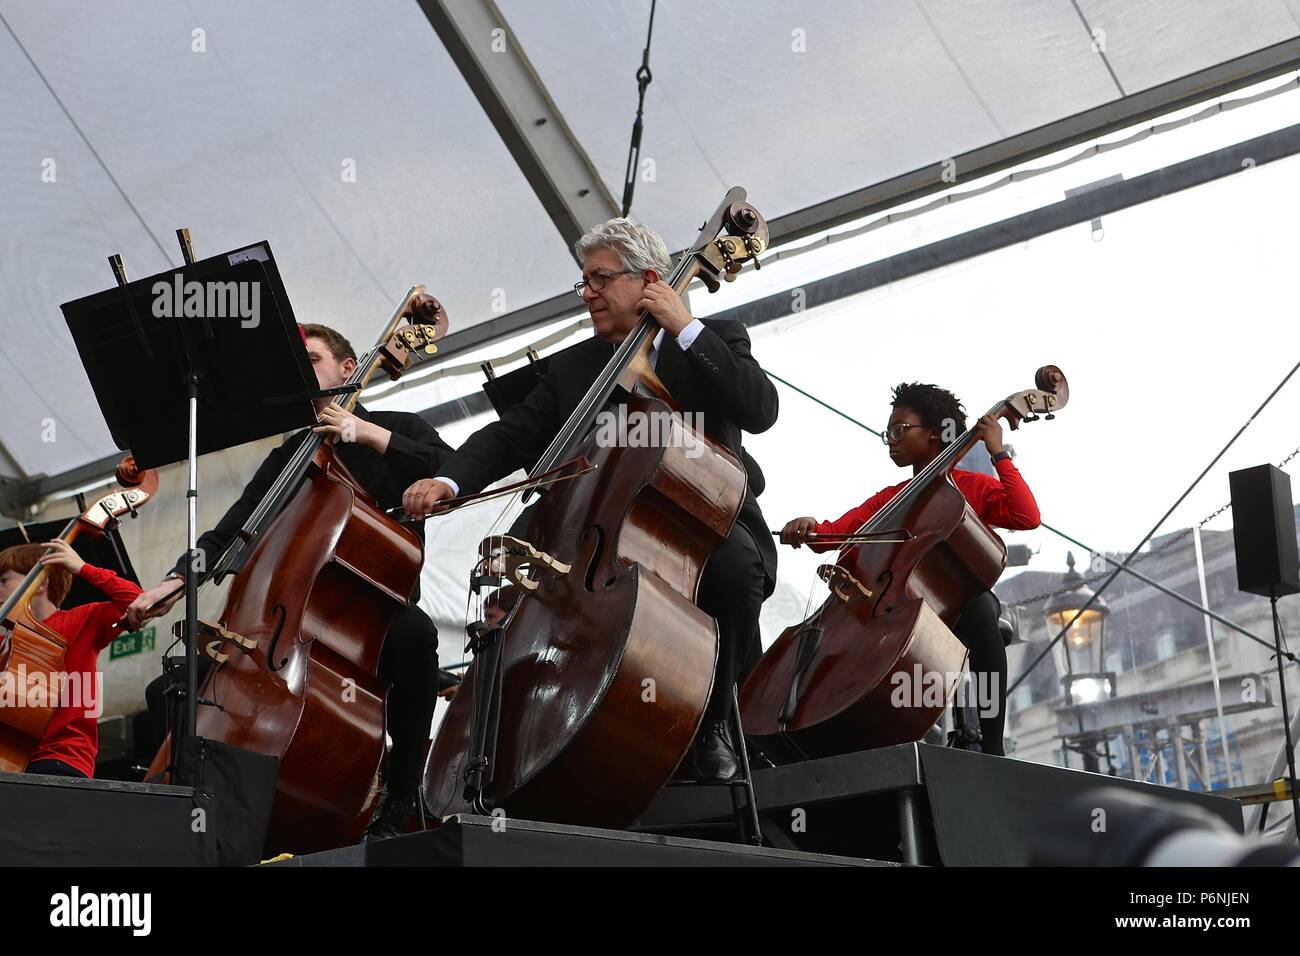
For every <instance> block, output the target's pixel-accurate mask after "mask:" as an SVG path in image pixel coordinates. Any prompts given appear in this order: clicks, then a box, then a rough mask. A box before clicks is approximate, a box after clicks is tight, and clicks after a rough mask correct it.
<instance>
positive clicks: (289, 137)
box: [0, 0, 1300, 478]
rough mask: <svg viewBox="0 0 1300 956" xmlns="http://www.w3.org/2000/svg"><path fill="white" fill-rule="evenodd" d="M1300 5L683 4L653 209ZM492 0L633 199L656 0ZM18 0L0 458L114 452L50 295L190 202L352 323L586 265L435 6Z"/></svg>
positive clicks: (1026, 117) (302, 294) (1007, 133)
mask: <svg viewBox="0 0 1300 956" xmlns="http://www.w3.org/2000/svg"><path fill="white" fill-rule="evenodd" d="M457 2H460V3H471V2H478V0H457ZM1297 11H1300V3H1297V2H1296V0H1237V2H1234V3H1231V4H1203V3H1198V2H1195V0H1147V2H1132V0H1128V2H1118V0H1078V2H1077V3H1076V2H1072V0H1036V2H1020V0H1016V2H1012V0H1001V2H993V3H989V2H981V3H962V2H955V0H917V2H910V0H908V2H905V0H878V2H873V3H849V2H837V3H826V4H820V5H809V6H803V7H794V8H792V7H791V6H790V5H789V4H786V3H779V2H775V0H745V2H739V0H735V2H711V3H708V4H691V3H686V2H684V0H664V2H663V3H661V4H660V6H659V9H658V13H657V17H658V21H657V24H656V28H655V40H654V48H653V55H652V60H651V64H652V67H653V71H654V76H655V79H654V82H653V83H652V85H651V87H650V91H649V95H648V97H647V102H646V123H647V131H646V136H645V142H644V146H643V154H642V155H643V159H644V160H648V161H651V162H652V166H647V167H645V170H646V175H645V176H644V177H643V179H642V181H640V182H639V183H638V189H637V196H636V202H635V206H634V213H635V214H636V215H637V216H638V217H640V218H642V219H643V220H645V221H647V222H650V223H652V224H655V225H657V226H658V227H659V228H661V229H662V231H663V232H664V233H665V235H666V236H667V238H668V239H669V241H670V244H672V245H674V246H681V245H684V244H685V243H686V242H687V241H688V239H689V238H690V236H691V232H692V230H693V229H694V227H695V226H696V225H697V223H698V221H699V220H700V218H701V215H702V211H703V210H707V209H708V208H711V205H712V204H713V203H715V202H716V201H717V198H718V196H720V195H721V191H722V190H723V189H724V188H725V187H726V186H729V185H732V184H734V183H743V184H744V185H746V186H747V187H748V188H749V189H750V193H751V196H752V197H753V199H754V201H755V202H756V203H758V205H759V206H760V208H761V209H762V210H763V211H764V213H765V214H766V215H767V216H768V217H769V218H775V217H780V216H783V215H787V214H793V213H797V212H799V211H800V210H804V209H807V208H809V207H814V206H816V205H817V204H819V203H825V202H827V201H832V200H834V199H835V198H836V197H838V196H842V195H845V194H851V193H853V192H854V191H855V190H863V189H867V188H869V187H872V186H873V185H874V184H877V183H880V182H882V181H885V180H889V179H890V178H891V177H897V176H900V175H901V174H905V173H907V172H908V171H909V170H913V169H916V168H918V167H921V166H924V165H926V164H934V163H940V162H942V161H943V160H944V159H945V158H949V157H956V156H959V155H962V154H965V153H967V152H968V151H971V150H973V149H977V148H980V147H985V146H987V145H988V144H992V143H996V142H999V141H1004V140H1007V139H1008V138H1009V137H1016V136H1017V135H1018V134H1022V133H1024V132H1025V131H1027V130H1032V129H1035V128H1038V127H1043V126H1045V125H1046V124H1052V123H1054V122H1057V121H1060V120H1062V119H1063V118H1065V117H1070V116H1074V115H1076V114H1080V113H1082V112H1084V111H1087V110H1090V109H1095V108H1097V107H1099V106H1102V105H1105V104H1109V103H1124V102H1126V99H1125V98H1126V97H1127V98H1128V99H1134V98H1135V97H1137V95H1138V94H1140V93H1142V91H1146V90H1151V89H1154V88H1158V87H1160V85H1161V84H1168V83H1170V82H1171V81H1176V80H1177V79H1178V78H1180V77H1186V76H1189V75H1191V74H1195V73H1197V71H1203V70H1207V69H1214V68H1216V67H1218V66H1219V65H1220V64H1224V63H1226V62H1227V61H1231V60H1234V58H1240V57H1245V56H1248V55H1250V54H1253V53H1254V52H1255V51H1259V50H1263V49H1266V48H1271V47H1274V46H1275V45H1277V44H1279V43H1283V42H1284V41H1288V40H1292V39H1294V38H1295V37H1296V35H1297V33H1300V29H1298V28H1297V21H1296V14H1297ZM500 12H501V14H502V15H503V16H504V19H505V22H506V23H507V24H508V25H509V27H510V28H511V30H512V31H513V33H512V37H513V39H514V42H515V43H516V44H518V45H520V46H521V48H522V50H523V52H524V53H525V54H526V56H527V57H528V58H529V60H530V62H531V64H532V66H533V68H534V69H535V70H536V73H537V77H538V79H539V81H540V83H541V85H542V86H543V87H544V88H545V91H546V92H547V93H549V95H550V97H551V98H552V99H553V101H554V103H555V105H556V107H557V109H558V110H559V112H560V114H561V115H562V117H563V119H564V121H565V123H567V125H568V127H569V128H570V129H571V130H572V131H573V134H574V136H575V137H576V140H577V141H578V143H579V144H580V145H581V147H582V149H583V150H585V152H586V154H587V155H588V156H589V157H590V159H591V162H592V164H593V165H594V166H595V168H596V169H597V170H598V171H599V175H600V177H601V179H602V180H603V184H604V186H605V187H606V188H607V189H608V191H609V192H610V193H611V194H613V195H616V196H617V195H620V194H621V191H622V190H621V184H622V179H623V168H624V162H625V157H626V148H627V141H628V131H629V127H630V122H631V117H632V113H633V110H634V107H635V96H636V90H635V83H634V81H633V77H632V74H633V71H634V69H635V67H636V65H637V64H638V63H639V60H640V51H641V47H642V45H643V44H644V35H645V34H644V27H645V22H646V19H647V17H648V13H649V4H648V3H647V2H645V0H622V2H619V3H615V4H610V3H598V2H594V0H546V2H543V3H526V2H522V0H508V2H503V3H501V4H500ZM0 17H2V18H3V29H0V130H3V136H0V210H3V215H4V224H5V229H4V235H5V237H6V253H7V254H6V255H5V256H4V257H3V258H0V296H2V297H3V302H4V308H3V309H0V334H3V336H4V341H5V346H6V347H5V349H4V352H3V355H2V356H0V380H3V382H4V383H5V385H4V395H5V399H6V407H7V409H8V412H9V414H8V415H7V416H6V418H5V421H4V423H3V425H0V449H2V451H3V454H0V474H4V473H6V472H7V473H9V474H11V475H14V476H17V477H19V478H26V477H28V476H34V475H42V474H44V475H57V474H59V473H62V472H66V471H69V470H70V469H74V468H77V467H78V466H81V465H85V464H87V463H89V462H95V461H98V460H100V459H102V458H104V457H105V456H107V455H110V454H112V453H113V452H114V448H113V444H112V441H111V439H110V438H109V436H108V433H107V430H106V429H105V427H104V425H103V423H102V422H101V421H100V420H99V415H98V413H97V412H96V411H95V405H94V402H93V398H92V396H91V393H90V390H89V386H88V384H87V383H86V381H85V377H84V374H83V373H82V372H81V371H80V368H79V362H78V360H77V357H76V353H75V351H74V349H73V346H72V343H71V340H70V337H69V335H68V332H67V329H66V326H65V325H64V322H63V319H62V317H61V315H60V313H59V310H58V307H59V304H60V303H62V302H65V301H68V300H70V299H73V298H77V297H80V296H83V295H86V294H89V293H91V292H94V291H98V290H100V289H102V288H105V287H106V286H107V285H109V284H110V278H111V277H110V275H109V273H108V270H107V268H106V266H105V257H106V256H108V255H109V254H111V253H114V252H120V253H121V254H122V255H123V257H124V259H125V261H126V264H127V268H128V270H129V272H130V274H131V275H132V276H136V277H138V276H142V275H147V274H151V273H153V272H158V271H162V270H164V269H166V268H169V267H171V266H175V265H177V264H178V263H179V261H180V257H179V252H178V250H177V249H176V247H175V243H174V242H173V241H172V238H171V237H172V233H173V230H174V229H175V228H177V227H179V226H188V227H190V228H191V229H192V230H193V232H194V237H195V242H196V246H197V251H198V253H199V254H200V255H211V254H213V253H215V252H218V251H221V250H225V249H230V248H235V247H237V246H240V245H244V244H247V243H249V242H253V241H256V240H259V239H268V240H270V242H271V244H272V246H273V248H274V249H275V251H276V254H277V259H278V261H279V262H280V265H281V271H282V273H283V275H284V277H285V281H286V284H287V287H288V290H289V293H290V297H291V299H292V301H293V303H294V307H295V312H296V314H297V315H298V317H299V318H300V320H304V321H323V322H326V323H328V324H332V325H335V326H336V327H338V328H339V329H340V330H341V331H343V332H344V333H345V334H347V335H348V336H349V337H350V338H352V339H353V340H354V341H355V342H358V343H365V342H369V341H370V339H371V337H372V336H373V335H374V329H375V328H376V326H377V324H379V323H380V322H381V321H382V317H383V316H384V315H386V313H387V312H388V310H389V309H390V308H391V306H392V304H393V302H395V301H396V300H397V299H399V298H400V296H401V294H402V293H403V292H404V291H405V289H406V288H407V287H408V286H410V285H411V284H413V283H415V282H418V281H424V282H427V283H428V284H429V285H430V287H431V288H432V289H433V290H434V291H435V292H436V294H437V295H438V296H439V297H440V298H441V299H442V300H443V301H444V303H445V304H446V305H447V306H448V308H449V310H450V312H451V315H452V317H453V323H454V329H456V330H464V329H467V328H470V327H472V326H474V325H475V324H477V323H481V322H483V321H486V320H488V319H492V318H498V317H500V316H501V315H502V314H504V313H508V312H514V311H516V310H518V309H520V308H523V307H525V306H527V305H529V304H531V303H535V302H538V301H541V300H543V299H547V298H549V297H552V296H554V295H556V294H558V293H560V292H562V290H563V289H564V287H565V285H566V284H567V283H568V282H571V281H572V278H571V275H572V272H573V266H572V260H571V258H570V257H569V254H568V251H567V249H566V248H565V245H564V243H563V242H562V241H561V239H560V238H559V236H558V235H557V233H556V230H555V229H554V228H553V227H552V225H551V223H550V222H549V221H548V216H547V213H546V212H545V210H544V208H543V206H542V204H541V203H540V202H539V200H538V198H537V196H536V195H535V193H534V191H533V190H532V189H530V187H529V184H528V183H527V182H526V181H525V179H524V177H523V176H522V174H521V173H520V172H519V169H518V167H517V166H516V165H515V163H514V161H513V159H512V156H511V153H510V152H509V151H508V150H507V148H506V147H505V146H504V145H503V143H502V140H501V138H500V136H498V134H497V131H496V130H494V128H493V126H492V123H491V122H489V120H488V119H487V117H486V116H485V115H484V112H483V109H482V108H481V106H480V103H479V101H478V100H476V98H475V95H474V94H473V93H472V92H471V90H470V88H469V87H468V86H467V84H466V81H465V80H464V79H463V78H462V76H461V75H460V73H459V72H458V70H457V68H456V66H455V65H454V64H453V62H452V61H451V59H450V58H449V57H448V55H447V53H446V52H445V51H444V49H443V47H442V44H441V43H440V42H439V38H438V35H437V34H435V32H434V30H433V29H432V28H431V27H430V24H429V21H428V20H427V19H426V17H425V16H424V15H423V14H422V12H421V9H420V7H419V6H418V5H417V4H416V3H415V2H408V0H387V2H379V3H367V4H356V3H344V2H327V3H321V2H308V0H280V2H276V3H273V4H260V3H251V2H229V3H198V2H195V3H190V4H185V5H178V4H175V3H165V2H161V0H145V2H132V3H126V2H118V3H108V4H95V5H93V6H90V5H87V4H85V3H84V2H75V0H54V2H46V3H41V4H31V3H23V2H17V0H5V2H0ZM479 41H481V42H482V43H491V42H492V38H491V37H487V36H485V37H481V38H479ZM1279 68H1280V67H1279ZM1229 73H1231V71H1229ZM1230 78H1231V77H1230V76H1229V79H1230ZM1169 95H1170V97H1174V95H1175V94H1174V93H1173V92H1172V91H1171V92H1170V94H1169ZM651 171H652V175H651ZM353 174H355V175H354V176H353ZM51 420H52V421H54V422H56V423H57V424H58V426H59V429H58V432H57V434H58V439H57V440H56V441H49V440H48V435H47V434H46V430H45V429H44V428H43V423H45V422H47V421H51Z"/></svg>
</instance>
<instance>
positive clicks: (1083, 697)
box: [1044, 552, 1115, 704]
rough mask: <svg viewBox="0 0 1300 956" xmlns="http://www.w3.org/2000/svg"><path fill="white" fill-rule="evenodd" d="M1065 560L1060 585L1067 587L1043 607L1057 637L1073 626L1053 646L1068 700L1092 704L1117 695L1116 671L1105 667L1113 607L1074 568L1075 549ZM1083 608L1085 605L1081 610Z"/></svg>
mask: <svg viewBox="0 0 1300 956" xmlns="http://www.w3.org/2000/svg"><path fill="white" fill-rule="evenodd" d="M1065 563H1066V566H1067V567H1068V568H1069V570H1067V571H1066V572H1065V575H1064V577H1062V579H1061V585H1062V587H1065V588H1068V590H1066V591H1064V592H1062V593H1061V594H1056V595H1053V596H1052V598H1051V599H1050V600H1049V601H1048V602H1047V606H1046V607H1045V608H1044V611H1045V612H1046V614H1047V629H1048V632H1049V634H1050V636H1051V637H1055V636H1056V635H1057V634H1060V633H1061V630H1062V629H1063V628H1064V627H1065V626H1066V625H1067V624H1068V625H1069V626H1070V630H1069V631H1068V632H1067V633H1066V635H1065V637H1063V638H1062V639H1061V640H1059V641H1057V643H1056V646H1054V647H1053V648H1052V656H1053V658H1054V659H1055V661H1056V670H1057V673H1059V674H1062V675H1063V676H1062V677H1061V684H1062V686H1063V688H1064V690H1065V697H1066V701H1067V703H1069V704H1091V703H1095V702H1096V701H1098V700H1101V699H1102V698H1103V697H1114V696H1115V674H1114V672H1112V671H1107V670H1105V666H1106V622H1107V620H1108V619H1109V618H1110V607H1109V606H1108V605H1107V604H1106V599H1105V598H1101V597H1094V596H1093V590H1092V588H1090V587H1088V585H1087V584H1086V583H1084V580H1083V575H1081V574H1080V573H1079V572H1078V571H1076V570H1074V552H1070V553H1069V554H1067V555H1066V557H1065ZM1089 598H1091V599H1092V603H1091V604H1089V603H1088V600H1089ZM1085 605H1086V608H1085ZM1080 608H1085V609H1084V611H1083V612H1082V613H1080V612H1079V609H1080ZM1071 621H1073V622H1074V623H1072V624H1071V623H1070V622H1071Z"/></svg>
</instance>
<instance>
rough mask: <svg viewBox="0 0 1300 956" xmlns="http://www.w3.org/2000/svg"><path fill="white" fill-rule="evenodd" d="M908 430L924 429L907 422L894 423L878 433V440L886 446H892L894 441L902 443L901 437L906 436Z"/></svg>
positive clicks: (921, 426) (922, 426)
mask: <svg viewBox="0 0 1300 956" xmlns="http://www.w3.org/2000/svg"><path fill="white" fill-rule="evenodd" d="M909 428H925V426H924V425H909V424H908V423H907V422H896V423H894V424H893V425H890V426H889V427H888V428H886V429H885V430H884V431H883V432H881V433H880V440H881V441H882V442H884V443H885V444H886V445H890V444H893V443H894V442H896V441H902V440H903V436H904V435H906V434H907V430H908V429H909Z"/></svg>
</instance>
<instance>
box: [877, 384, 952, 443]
mask: <svg viewBox="0 0 1300 956" xmlns="http://www.w3.org/2000/svg"><path fill="white" fill-rule="evenodd" d="M890 405H891V407H893V408H898V407H900V406H901V407H903V408H910V409H911V410H912V411H914V412H916V414H918V415H919V416H921V424H922V425H925V426H926V427H927V428H941V427H942V426H943V425H944V423H945V422H948V421H951V422H953V423H954V424H955V425H956V426H957V427H956V431H949V430H948V429H943V431H941V432H940V437H941V438H943V439H944V444H945V445H946V444H948V442H949V441H950V440H952V439H955V438H956V437H957V436H958V435H960V434H962V433H963V432H964V431H966V409H965V408H963V407H962V404H961V400H960V399H959V398H958V397H957V396H956V395H954V394H953V393H952V392H950V391H948V390H947V389H946V388H940V387H939V386H937V385H926V384H924V383H922V382H903V383H902V384H899V385H895V386H894V393H893V397H892V398H891V400H890Z"/></svg>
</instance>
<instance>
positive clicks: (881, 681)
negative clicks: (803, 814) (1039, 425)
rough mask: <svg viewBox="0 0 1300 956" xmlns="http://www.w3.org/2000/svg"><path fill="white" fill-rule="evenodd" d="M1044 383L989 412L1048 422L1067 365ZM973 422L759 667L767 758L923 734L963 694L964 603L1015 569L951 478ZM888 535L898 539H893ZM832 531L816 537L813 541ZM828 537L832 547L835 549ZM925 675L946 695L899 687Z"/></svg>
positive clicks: (748, 698)
mask: <svg viewBox="0 0 1300 956" xmlns="http://www.w3.org/2000/svg"><path fill="white" fill-rule="evenodd" d="M1034 384H1035V387H1034V388H1032V389H1029V390H1027V391H1023V392H1018V393H1015V394H1013V395H1010V396H1008V397H1007V398H1006V399H1004V400H1002V401H1000V402H998V403H997V404H996V405H994V406H993V407H992V408H991V409H989V411H988V412H987V414H988V415H991V416H995V417H999V418H1004V419H1006V421H1007V423H1008V425H1009V426H1010V427H1011V429H1012V430H1015V429H1017V428H1018V427H1019V425H1020V423H1021V422H1032V421H1037V420H1038V419H1040V418H1042V419H1044V420H1050V419H1052V418H1054V417H1055V413H1056V412H1058V411H1060V410H1061V409H1062V408H1064V407H1065V404H1066V402H1067V401H1068V400H1069V395H1070V392H1069V385H1068V383H1067V382H1066V380H1065V376H1064V375H1063V374H1062V373H1061V370H1060V369H1059V368H1057V367H1056V366H1055V365H1046V366H1043V367H1042V368H1040V369H1039V370H1038V372H1037V373H1036V374H1035V376H1034ZM978 440H979V439H978V435H977V433H976V430H975V426H974V425H972V426H971V427H970V428H968V429H967V430H966V431H965V432H964V433H963V434H962V435H960V436H959V437H958V438H957V439H956V440H954V441H953V442H951V443H950V444H949V445H948V446H947V447H946V448H944V450H943V451H942V452H940V453H939V455H938V456H936V457H935V459H934V460H933V461H932V462H930V463H929V464H928V465H926V466H925V467H924V468H923V469H921V471H920V472H919V473H918V474H917V475H916V476H915V477H913V478H912V480H911V481H910V482H908V484H907V486H906V487H905V488H904V489H903V490H902V491H900V492H899V493H898V494H897V495H896V496H895V497H894V498H893V499H891V500H890V501H889V503H888V504H886V505H885V506H884V507H883V508H881V509H880V511H878V512H877V513H876V514H874V515H873V516H872V517H871V519H870V520H868V521H867V522H866V523H865V524H864V525H863V526H862V527H861V528H860V529H858V531H857V532H856V533H855V534H852V535H847V536H845V538H846V539H847V540H846V541H843V542H836V543H841V544H844V545H846V547H844V549H843V550H842V551H841V553H840V555H839V558H838V559H837V560H836V561H835V563H834V564H825V565H822V566H821V567H820V568H819V569H818V574H819V576H820V577H821V578H822V580H823V581H824V582H825V583H826V584H827V586H828V588H829V590H830V595H829V596H828V597H827V598H826V600H825V601H824V602H823V603H822V605H821V606H820V607H819V608H818V609H817V611H816V612H815V613H814V614H813V615H812V616H811V617H809V618H808V619H807V620H805V621H803V622H802V623H799V624H796V625H794V626H792V627H790V628H787V629H786V630H785V631H784V632H783V633H782V634H781V636H780V637H779V638H777V640H776V641H775V643H773V644H772V646H771V647H770V648H768V650H767V651H766V652H765V653H764V654H763V656H762V657H761V658H760V659H759V661H758V663H757V664H756V665H755V666H754V669H753V670H752V671H751V672H750V674H749V677H748V678H747V679H746V681H745V686H744V688H743V689H742V690H741V694H740V712H741V722H742V724H743V725H744V728H745V733H746V734H747V735H749V736H752V737H755V738H758V739H760V740H761V741H762V742H763V745H764V747H765V748H766V749H767V750H768V751H769V755H770V756H771V755H775V756H778V757H784V758H785V759H800V758H808V757H821V756H831V755H835V754H843V753H851V752H853V751H856V750H866V749H869V748H872V747H884V746H888V745H890V744H899V743H907V742H910V741H914V740H920V739H921V737H923V736H924V735H925V732H926V731H927V730H929V729H930V728H931V727H932V726H934V724H935V723H936V721H938V719H939V718H940V716H941V715H942V713H943V710H944V708H945V707H946V706H947V703H948V701H949V700H950V699H951V697H952V694H953V691H954V689H955V688H956V684H957V680H958V676H959V674H960V672H961V669H962V665H963V664H964V662H965V660H966V648H965V646H964V645H963V644H962V643H961V642H960V641H959V640H958V639H957V637H956V635H954V634H953V633H952V630H951V627H952V625H953V624H954V623H956V619H957V616H958V615H959V614H960V612H961V609H962V608H963V607H964V606H965V605H966V604H967V602H969V601H970V600H971V599H972V598H974V597H975V596H976V595H978V594H980V593H982V592H984V591H987V590H989V589H990V588H991V587H992V586H993V584H994V583H995V582H996V581H997V579H998V578H999V577H1000V576H1001V574H1002V571H1003V569H1004V568H1005V567H1006V562H1007V552H1006V546H1005V545H1004V544H1003V543H1002V539H1001V538H999V537H998V536H997V535H996V534H994V533H993V532H992V531H991V530H989V528H988V527H987V526H986V525H985V524H984V523H983V522H982V521H980V519H979V518H978V517H977V516H976V515H975V512H974V511H973V510H972V509H971V507H970V505H969V504H968V503H967V501H966V498H965V496H964V495H963V494H962V493H961V491H959V490H958V488H957V486H956V484H954V482H953V480H952V470H953V468H954V467H955V466H956V464H957V462H958V461H960V460H961V458H962V456H963V455H965V454H966V452H967V451H968V450H969V449H970V448H971V446H972V445H974V444H975V442H976V441H978ZM886 535H889V537H886ZM818 538H821V539H822V540H826V536H818V537H813V536H810V537H809V539H808V540H809V541H815V540H818ZM828 543H829V542H828ZM917 675H922V677H923V679H924V680H926V681H931V682H933V681H938V682H941V684H942V687H941V693H937V694H924V693H916V694H912V693H909V694H907V695H906V697H907V700H906V704H907V705H906V706H897V705H896V704H897V701H896V699H895V692H896V691H897V690H898V688H899V687H901V686H910V684H911V683H912V682H915V681H916V680H917Z"/></svg>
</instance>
